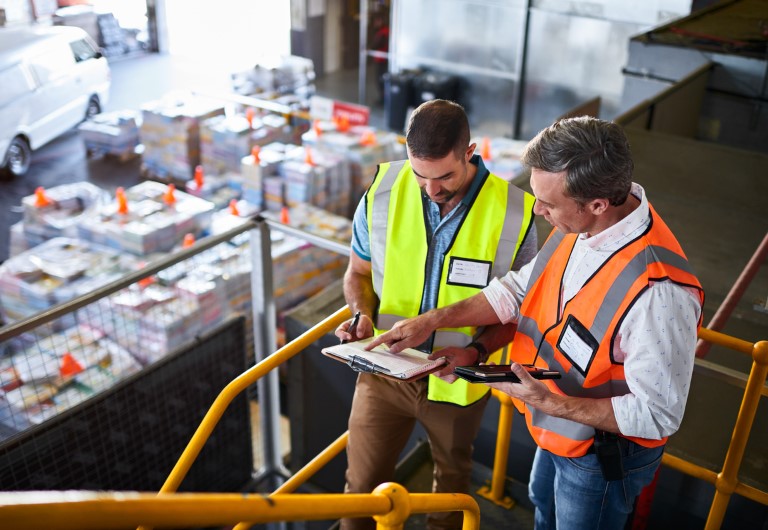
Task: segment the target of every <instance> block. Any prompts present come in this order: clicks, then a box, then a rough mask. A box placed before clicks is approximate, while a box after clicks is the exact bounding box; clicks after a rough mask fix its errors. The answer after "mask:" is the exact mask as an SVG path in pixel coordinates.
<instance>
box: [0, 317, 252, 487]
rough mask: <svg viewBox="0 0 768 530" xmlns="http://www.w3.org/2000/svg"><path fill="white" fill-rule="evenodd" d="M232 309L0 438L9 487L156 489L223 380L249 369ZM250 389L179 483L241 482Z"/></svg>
mask: <svg viewBox="0 0 768 530" xmlns="http://www.w3.org/2000/svg"><path fill="white" fill-rule="evenodd" d="M245 336H246V334H245V319H244V318H243V317H232V318H229V319H228V320H226V321H224V322H223V323H222V324H220V325H218V326H217V327H215V328H213V329H212V330H211V331H209V332H207V333H205V334H204V335H201V336H199V337H196V338H195V340H194V341H193V342H192V343H191V344H188V345H186V346H183V347H181V348H178V349H177V350H175V351H174V352H173V353H171V354H169V355H168V356H167V357H165V358H163V359H161V360H159V361H157V362H156V363H153V364H151V365H149V366H147V367H146V368H145V369H143V370H141V371H140V372H138V373H137V374H134V375H133V376H131V377H129V378H127V379H124V380H122V381H120V382H119V383H117V384H116V385H115V386H113V387H112V388H110V389H109V390H107V391H105V392H103V393H101V394H99V395H98V396H95V397H94V398H93V399H89V400H86V401H84V402H83V403H81V404H79V405H77V406H75V407H73V408H71V409H69V410H67V411H65V412H63V413H61V414H59V415H57V416H55V417H53V418H51V419H49V420H48V421H45V422H43V423H42V424H40V425H38V426H36V427H32V428H30V429H28V430H26V431H24V432H23V433H22V434H21V435H19V436H16V437H14V438H11V439H9V440H8V442H7V443H5V444H2V445H0V489H2V490H6V491H11V490H57V489H87V490H139V491H157V490H159V489H160V487H161V486H162V485H163V482H164V480H165V479H166V477H167V476H168V474H169V473H170V471H171V469H172V468H173V464H174V462H176V460H177V459H178V458H179V455H180V454H181V452H182V451H183V449H184V447H186V445H187V442H188V441H189V439H190V438H191V437H192V434H193V433H194V432H195V429H196V428H197V426H198V424H199V423H200V421H201V419H202V418H203V416H204V415H205V413H206V411H207V410H208V408H209V407H210V405H211V403H212V402H213V400H214V399H215V398H216V396H217V395H218V394H219V392H220V391H221V389H222V388H223V387H224V386H226V385H227V384H228V383H229V382H230V381H232V380H233V379H234V378H236V377H237V376H238V375H240V374H241V373H242V372H244V371H245V370H246V368H247V367H246V360H245V358H246V353H245ZM249 415H250V411H249V409H248V400H247V397H246V396H245V394H243V395H241V396H239V397H238V398H236V399H235V401H234V402H233V403H232V405H231V406H230V407H229V409H227V412H226V414H225V415H224V417H223V418H222V420H221V422H220V424H219V425H218V426H217V429H216V430H215V431H214V433H213V435H212V436H211V438H210V439H209V440H208V442H207V444H206V445H205V447H204V448H203V451H202V453H201V454H200V456H199V458H198V459H197V460H196V461H195V463H194V465H193V466H192V468H191V470H190V473H189V474H188V475H187V477H186V478H185V480H184V482H183V483H182V484H181V487H180V488H179V491H196V492H214V491H238V490H241V489H242V488H243V487H244V486H246V485H247V484H248V482H249V481H250V479H251V473H252V470H253V451H252V443H251V431H250V428H249V426H250V417H249Z"/></svg>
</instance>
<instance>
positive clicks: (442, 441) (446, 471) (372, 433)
mask: <svg viewBox="0 0 768 530" xmlns="http://www.w3.org/2000/svg"><path fill="white" fill-rule="evenodd" d="M489 396H490V392H489V393H488V394H487V395H486V396H485V397H483V398H482V399H481V400H479V401H478V402H476V403H473V404H472V405H469V406H467V407H460V406H457V405H452V404H449V403H436V402H432V401H429V400H428V399H427V383H426V381H416V382H413V383H398V382H395V381H391V380H389V379H385V378H383V377H378V376H374V375H369V374H360V376H359V377H358V379H357V386H356V387H355V396H354V398H353V400H352V412H351V414H350V417H349V443H348V445H347V459H348V461H349V467H348V468H347V473H346V479H347V485H346V488H345V491H346V492H347V493H370V492H371V491H373V490H374V489H375V488H376V486H378V485H379V484H381V483H382V482H390V481H392V478H393V476H394V471H395V465H396V464H397V461H398V459H399V456H400V453H401V452H402V450H403V448H404V447H405V444H406V443H407V442H408V438H409V437H410V435H411V432H412V431H413V427H414V425H415V422H416V421H419V422H420V423H421V424H422V425H423V426H424V429H425V430H426V431H427V435H428V436H429V444H430V447H431V449H432V459H433V461H434V463H435V471H434V475H433V481H432V491H434V492H436V493H468V492H469V480H470V471H471V469H472V442H473V441H474V439H475V436H476V435H477V431H478V430H479V429H480V421H481V420H482V417H483V411H484V410H485V405H486V403H487V402H488V397H489ZM461 523H462V514H461V512H443V513H435V514H430V515H429V516H428V517H427V526H428V528H429V529H430V530H437V529H459V528H461ZM341 528H342V529H343V530H360V529H373V528H376V524H375V521H374V520H373V519H372V518H365V519H344V520H342V524H341Z"/></svg>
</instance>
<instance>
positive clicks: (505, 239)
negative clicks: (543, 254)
mask: <svg viewBox="0 0 768 530" xmlns="http://www.w3.org/2000/svg"><path fill="white" fill-rule="evenodd" d="M533 203H534V197H533V196H532V195H530V194H528V193H525V192H524V191H522V190H520V189H519V188H517V187H515V186H513V185H510V184H509V183H508V182H506V181H505V180H503V179H501V178H499V177H497V176H495V175H492V174H489V175H488V176H487V177H486V178H485V181H484V182H483V183H482V185H481V187H480V189H479V191H478V192H477V196H476V197H475V199H474V201H473V202H472V203H471V205H470V208H469V211H468V212H467V213H466V216H465V218H464V220H463V221H462V223H461V226H460V227H459V229H458V231H457V233H456V235H455V237H454V240H453V242H452V244H451V246H450V248H449V249H448V251H447V253H446V254H445V256H443V259H442V266H441V277H440V285H439V292H438V297H437V305H436V307H444V306H447V305H450V304H452V303H454V302H458V301H460V300H463V299H465V298H468V297H470V296H472V295H475V294H477V293H478V292H479V291H480V290H481V289H482V288H483V287H485V286H486V285H487V284H488V282H490V280H491V279H492V278H493V277H498V276H503V275H504V274H506V273H507V272H508V271H509V270H510V268H511V267H512V263H513V262H514V260H515V256H516V255H517V251H518V249H519V248H520V245H521V244H522V242H523V239H525V235H526V234H527V233H528V230H529V228H530V226H531V223H532V222H533ZM366 205H367V209H366V214H367V219H368V233H369V237H370V243H371V245H370V246H371V267H372V276H373V288H374V291H375V292H376V294H377V295H378V297H379V308H378V315H377V318H376V323H375V324H376V333H377V334H378V333H381V332H382V331H384V330H387V329H390V328H391V327H392V326H393V325H394V323H395V322H397V321H399V320H403V319H406V318H411V317H414V316H416V315H418V314H419V309H420V306H421V299H422V293H423V292H424V287H425V281H426V277H425V271H426V262H427V257H428V253H429V246H428V243H427V241H428V240H427V227H426V224H425V220H424V209H423V205H422V194H421V190H420V188H419V186H418V183H417V182H416V178H415V176H414V174H413V171H412V169H411V164H410V162H408V161H407V160H405V161H400V162H391V163H386V164H381V165H380V166H379V171H378V173H377V174H376V178H375V179H374V181H373V184H372V185H371V187H370V188H369V190H368V192H367V194H366ZM459 269H461V270H459ZM466 270H469V271H470V273H469V274H462V271H466ZM467 278H469V280H468V279H467ZM475 334H476V329H475V328H472V327H462V328H453V329H440V330H438V331H437V332H436V333H435V338H434V342H433V348H434V349H435V350H437V349H439V348H442V347H446V346H461V347H463V346H466V345H468V344H469V343H470V342H471V341H472V337H473V336H474V335H475ZM487 392H488V387H487V386H485V385H479V384H471V383H467V382H466V381H463V380H460V381H456V382H455V383H453V384H449V383H446V382H445V381H443V380H441V379H440V378H438V377H434V376H430V377H429V392H428V397H429V399H430V400H432V401H444V402H448V403H454V404H456V405H462V406H466V405H470V404H472V403H474V402H476V401H477V400H479V399H480V398H482V397H483V396H484V395H485V394H486V393H487Z"/></svg>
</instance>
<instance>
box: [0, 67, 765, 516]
mask: <svg viewBox="0 0 768 530" xmlns="http://www.w3.org/2000/svg"><path fill="white" fill-rule="evenodd" d="M112 75H113V89H112V99H111V101H110V103H109V105H107V106H106V108H105V109H104V110H108V111H109V110H122V109H138V108H139V106H140V105H141V104H142V103H144V102H146V101H150V100H153V99H156V98H158V97H160V96H162V95H163V94H165V93H167V92H168V91H171V90H195V91H199V92H201V93H224V92H226V91H227V90H228V87H229V79H228V77H227V72H223V71H219V70H218V69H217V68H216V66H215V65H206V66H202V65H200V64H197V63H192V62H189V61H174V60H172V59H171V58H170V57H168V56H158V55H153V56H147V57H144V58H134V59H128V60H124V61H121V62H116V63H114V64H113V65H112ZM369 87H370V88H371V89H370V90H369V92H368V93H369V98H368V99H369V101H374V100H376V99H377V94H376V87H375V84H374V83H373V82H371V83H369ZM317 88H318V93H319V94H321V95H326V96H329V97H334V98H337V99H341V100H346V101H355V100H356V99H357V73H356V72H341V73H339V74H334V75H329V76H326V77H325V78H323V79H321V80H318V82H317ZM371 121H372V123H373V124H374V125H377V126H380V125H381V124H382V123H383V110H382V108H381V107H380V106H379V107H374V108H373V109H372V114H371ZM476 132H478V133H480V132H482V131H476ZM629 135H630V140H631V143H632V146H633V151H634V155H635V158H636V176H635V180H636V181H637V182H639V183H640V184H642V185H643V186H644V187H645V189H646V191H647V192H648V195H649V197H650V200H651V201H652V202H653V203H654V205H655V207H656V209H657V210H658V211H659V212H660V214H661V215H662V216H663V217H664V218H665V219H666V221H667V223H668V224H669V225H670V226H671V227H672V230H673V231H674V232H675V233H676V234H677V236H678V237H679V239H680V240H681V243H682V245H683V247H684V249H685V250H686V252H687V253H688V256H689V259H690V261H691V263H692V264H693V266H694V268H695V270H696V271H697V272H698V274H699V276H700V279H701V281H702V284H703V285H704V288H705V290H706V295H707V298H706V306H705V318H704V321H705V323H706V322H707V321H709V319H711V317H712V315H713V314H714V312H715V311H716V310H717V308H718V307H719V305H720V304H721V303H722V301H723V300H724V299H725V297H726V295H727V293H728V290H729V289H730V287H731V285H732V284H733V283H734V282H735V281H736V279H737V277H738V275H739V273H740V272H741V270H742V269H743V268H744V266H745V265H746V264H747V262H748V261H749V259H750V257H751V255H752V253H753V252H754V250H755V249H756V247H757V246H758V245H759V244H760V242H761V241H762V239H763V238H764V237H765V236H766V231H768V209H766V207H765V199H766V197H768V179H767V178H766V175H768V156H766V155H760V154H756V153H753V152H746V151H740V150H737V149H732V148H726V147H721V146H717V145H712V144H703V143H701V142H696V141H692V140H687V139H683V138H678V137H671V136H669V137H665V136H662V135H655V134H649V133H645V132H643V131H630V132H629ZM83 180H88V181H91V182H93V183H95V184H97V185H99V186H101V187H103V188H105V189H107V190H110V191H112V190H114V189H115V188H116V187H117V186H130V185H133V184H135V183H137V182H139V181H140V180H141V162H140V159H139V158H136V159H132V160H129V161H126V162H120V161H117V160H114V159H89V158H88V157H87V156H86V152H85V148H84V145H83V142H82V140H81V138H80V136H79V133H78V132H77V131H71V132H69V133H67V134H65V135H63V136H62V137H60V138H59V139H57V140H55V141H54V142H52V143H50V144H48V145H47V146H45V147H44V148H42V149H40V150H39V151H37V152H36V153H35V154H34V156H33V163H32V168H31V170H30V173H29V174H28V175H27V177H26V178H24V179H18V180H16V181H10V182H0V262H2V261H3V260H5V259H7V257H8V243H9V238H8V234H9V229H10V226H11V225H12V224H13V223H15V222H17V221H18V220H20V219H21V211H20V202H21V198H22V197H24V196H26V195H29V194H31V193H33V191H34V189H35V188H36V187H37V186H45V187H50V186H54V185H57V184H62V183H69V182H78V181H83ZM541 223H542V224H541V225H540V226H539V233H540V235H542V236H544V235H546V233H547V232H548V227H547V226H546V223H545V222H543V221H541ZM767 296H768V272H767V270H766V266H765V265H763V267H762V268H761V269H760V271H759V273H758V275H757V277H756V279H755V281H754V282H753V283H752V285H751V286H750V287H749V288H748V289H747V290H746V293H745V295H744V297H743V298H742V301H741V302H740V303H738V304H737V305H736V307H735V310H734V313H733V316H732V318H731V319H730V320H729V322H728V324H727V325H726V327H725V329H724V331H725V332H726V333H731V334H733V335H736V336H738V337H740V338H743V339H746V340H748V341H750V342H751V341H756V340H760V339H768V311H767V310H766V308H765V305H766V297H767ZM707 360H708V361H713V362H715V363H718V364H721V365H723V366H727V367H728V368H729V369H731V370H735V371H736V372H737V373H742V374H746V373H748V371H749V368H750V365H751V363H750V360H749V359H748V358H746V357H744V356H740V355H739V354H734V353H733V352H726V351H722V350H718V349H713V351H712V352H711V353H710V355H709V356H708V357H707ZM692 388H693V390H692V394H691V399H690V401H689V413H688V415H687V416H686V422H684V426H683V427H684V428H683V429H682V430H681V432H680V433H679V435H678V436H677V437H673V438H672V440H671V443H670V448H671V449H674V450H675V452H676V453H679V454H682V455H687V456H688V457H690V458H691V459H693V460H696V461H699V462H702V463H704V465H707V466H709V467H711V468H712V469H719V467H718V466H720V465H722V460H723V457H724V454H723V453H722V450H723V448H724V447H725V446H726V445H727V443H728V439H729V437H730V431H731V428H732V425H733V422H734V421H735V416H736V414H737V410H736V409H737V407H738V400H739V395H740V393H741V392H742V390H741V389H740V388H738V387H734V386H732V385H726V384H724V383H721V382H719V381H717V380H716V378H715V379H713V378H712V377H711V376H709V375H701V374H698V373H697V375H696V377H695V378H694V383H693V387H692ZM713 389H716V391H713ZM712 396H716V397H717V399H712ZM698 404H701V405H702V406H701V407H698V406H697V405H698ZM689 418H690V419H689ZM713 425H714V426H715V428H712V426H713ZM702 430H704V432H702ZM753 433H754V436H753V440H752V442H751V443H750V446H749V447H748V451H747V455H746V457H745V467H746V472H745V475H743V476H742V478H743V479H745V480H748V481H749V482H750V483H752V484H754V485H755V486H756V487H760V488H761V489H763V491H768V471H766V470H768V457H767V456H766V454H765V452H764V451H761V450H758V448H760V447H763V448H764V447H766V444H768V411H766V409H765V407H762V408H761V409H759V411H758V419H757V421H756V423H755V426H754V428H753ZM682 487H683V485H681V488H682ZM672 494H673V495H676V494H678V493H675V492H672ZM704 515H706V513H705V514H704ZM754 524H757V525H758V526H751V525H754ZM761 524H763V522H759V521H755V520H752V521H751V522H750V523H749V524H748V525H747V526H745V527H750V526H751V527H760V526H759V525H761ZM726 527H727V526H726ZM734 527H735V526H734Z"/></svg>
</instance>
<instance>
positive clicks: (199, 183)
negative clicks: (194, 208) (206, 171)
mask: <svg viewBox="0 0 768 530" xmlns="http://www.w3.org/2000/svg"><path fill="white" fill-rule="evenodd" d="M203 180H204V179H203V166H196V167H195V188H196V189H198V190H201V189H203Z"/></svg>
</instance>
